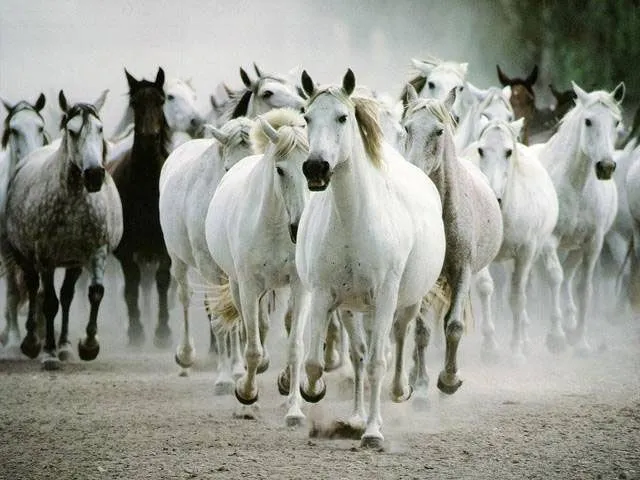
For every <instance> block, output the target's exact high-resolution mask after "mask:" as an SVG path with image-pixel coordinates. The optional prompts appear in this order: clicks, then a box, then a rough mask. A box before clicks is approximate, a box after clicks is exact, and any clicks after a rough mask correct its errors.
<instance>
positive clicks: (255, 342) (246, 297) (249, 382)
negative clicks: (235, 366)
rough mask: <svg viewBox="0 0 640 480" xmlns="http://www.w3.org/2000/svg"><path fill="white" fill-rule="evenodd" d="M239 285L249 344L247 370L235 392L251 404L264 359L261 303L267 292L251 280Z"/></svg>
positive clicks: (246, 350)
mask: <svg viewBox="0 0 640 480" xmlns="http://www.w3.org/2000/svg"><path fill="white" fill-rule="evenodd" d="M238 287H239V290H240V304H241V306H242V307H241V311H242V318H243V320H244V325H245V329H246V333H247V344H246V346H245V351H244V359H245V363H246V365H247V370H246V372H245V374H244V375H243V376H242V377H240V378H239V379H238V381H237V382H236V389H235V394H236V398H237V399H238V401H239V402H240V403H242V404H243V405H251V404H253V403H255V402H256V401H257V400H258V385H257V382H256V375H257V374H258V367H259V366H260V364H261V363H262V361H263V356H262V355H263V347H262V345H263V343H262V338H261V335H260V333H261V329H260V322H261V319H260V313H261V312H260V310H261V309H260V303H261V300H262V298H264V296H265V294H264V292H260V291H259V289H258V287H257V285H254V284H252V283H250V282H244V283H243V284H239V285H238ZM265 313H266V312H265Z"/></svg>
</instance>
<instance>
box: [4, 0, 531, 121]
mask: <svg viewBox="0 0 640 480" xmlns="http://www.w3.org/2000/svg"><path fill="white" fill-rule="evenodd" d="M484 3H489V2H482V4H484ZM474 4H476V5H477V3H476V2H467V1H464V0H455V1H445V0H442V1H435V0H389V1H385V0H378V1H376V0H371V1H365V0H360V1H353V0H351V1H349V0H316V1H305V0H288V1H281V0H271V1H269V0H255V1H249V0H218V1H210V0H209V1H207V0H180V1H177V0H176V1H169V0H153V1H148V0H136V1H123V0H110V1H108V2H107V1H99V0H55V1H50V0H29V1H25V0H2V1H1V2H0V96H1V97H2V98H4V99H6V100H7V101H9V102H10V103H15V102H17V101H18V100H20V99H23V98H25V99H28V100H31V101H35V99H36V98H37V95H38V93H39V92H41V91H43V92H45V94H46V95H47V105H48V107H50V108H55V109H57V108H58V107H57V92H58V91H59V89H60V88H63V89H64V90H65V93H66V94H67V97H68V98H70V99H71V100H82V101H93V100H95V98H97V96H98V95H99V93H100V92H101V91H102V90H103V89H105V88H109V89H110V90H111V93H110V97H109V98H108V99H107V104H106V106H105V108H104V110H103V118H104V121H105V126H106V131H107V132H108V133H109V132H111V131H113V129H114V128H115V125H116V123H117V121H118V119H119V118H120V116H121V114H122V113H123V111H124V108H125V104H126V103H125V102H126V98H125V94H126V91H127V86H126V80H125V76H124V72H123V68H124V67H126V68H127V69H128V70H129V71H130V72H131V73H132V74H133V75H134V76H135V77H136V78H141V77H146V78H153V77H154V76H155V73H156V71H157V68H158V66H159V65H161V66H162V67H163V68H164V69H165V72H166V75H167V77H168V78H171V77H182V78H192V80H193V84H194V86H195V87H196V91H197V93H198V100H199V104H200V106H201V109H202V112H203V113H205V112H206V111H207V110H208V107H209V105H208V98H209V94H210V93H212V92H213V91H214V89H215V86H216V85H217V84H218V83H219V82H221V81H225V82H227V83H228V84H230V85H231V86H237V87H239V86H240V85H241V81H240V78H239V75H238V67H240V66H244V67H245V69H249V68H250V67H251V63H252V62H253V61H255V62H257V63H258V65H259V66H260V67H261V68H262V69H263V70H264V71H267V72H286V71H289V70H290V69H292V68H294V67H297V66H300V67H303V68H305V69H307V71H308V72H309V73H310V74H311V76H312V77H313V78H314V80H316V81H318V82H320V83H335V82H338V81H340V80H341V78H342V76H343V74H344V72H345V71H346V69H347V67H351V68H352V69H353V70H354V72H355V74H356V79H357V81H358V83H363V84H366V85H368V86H370V87H372V88H375V89H377V90H380V91H386V92H388V93H391V94H393V95H394V96H395V95H397V94H398V92H399V91H400V88H401V87H402V85H403V83H404V82H405V81H406V80H407V79H408V78H409V76H410V73H411V72H410V59H411V58H412V57H418V58H419V57H421V56H424V55H427V54H431V55H436V56H438V57H440V58H443V59H446V60H456V61H467V62H469V78H470V80H471V81H473V82H474V83H476V84H477V85H478V86H480V87H487V86H489V85H490V84H495V83H496V77H495V64H496V63H497V62H500V63H501V64H504V65H506V67H507V68H510V67H511V69H512V70H513V65H514V62H512V61H510V59H506V58H503V57H502V56H501V54H500V50H501V46H502V42H504V39H502V38H500V36H499V33H498V30H497V29H496V28H495V25H493V24H492V19H493V12H492V11H490V10H487V8H486V7H482V6H475V7H474V6H473V5H474ZM480 31H482V32H485V33H484V36H483V37H482V38H483V41H482V42H480V41H479V38H480V36H479V34H478V32H480ZM492 31H495V32H496V33H495V36H492V35H491V34H490V33H487V32H492ZM515 73H520V72H519V71H516V72H515Z"/></svg>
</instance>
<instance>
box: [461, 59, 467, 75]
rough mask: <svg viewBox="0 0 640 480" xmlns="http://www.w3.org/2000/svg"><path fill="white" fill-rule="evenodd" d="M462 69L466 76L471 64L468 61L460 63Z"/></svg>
mask: <svg viewBox="0 0 640 480" xmlns="http://www.w3.org/2000/svg"><path fill="white" fill-rule="evenodd" d="M460 69H461V70H462V76H463V77H466V76H467V72H468V71H469V64H468V63H467V62H465V63H461V64H460Z"/></svg>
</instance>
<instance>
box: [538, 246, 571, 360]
mask: <svg viewBox="0 0 640 480" xmlns="http://www.w3.org/2000/svg"><path fill="white" fill-rule="evenodd" d="M541 254H542V260H543V262H544V268H545V271H546V274H547V277H548V280H549V284H550V287H551V298H552V302H553V304H552V307H551V328H550V329H549V333H547V338H546V344H547V349H548V350H549V351H550V352H551V353H560V352H562V351H563V350H564V349H565V347H566V337H565V335H564V331H563V330H562V309H561V307H560V288H561V286H562V280H563V273H562V265H561V263H560V260H559V259H558V252H557V249H556V245H555V242H554V241H552V240H549V241H547V242H546V243H545V244H544V245H543V246H542V252H541Z"/></svg>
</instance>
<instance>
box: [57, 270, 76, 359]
mask: <svg viewBox="0 0 640 480" xmlns="http://www.w3.org/2000/svg"><path fill="white" fill-rule="evenodd" d="M81 273H82V267H76V268H67V269H66V271H65V274H64V281H63V282H62V288H61V289H60V306H61V307H62V329H61V330H60V340H59V342H58V358H59V359H60V360H61V361H63V362H66V361H69V360H71V358H72V355H73V353H72V348H71V342H69V309H70V308H71V301H72V300H73V294H74V293H75V290H76V282H77V281H78V278H79V277H80V274H81Z"/></svg>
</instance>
